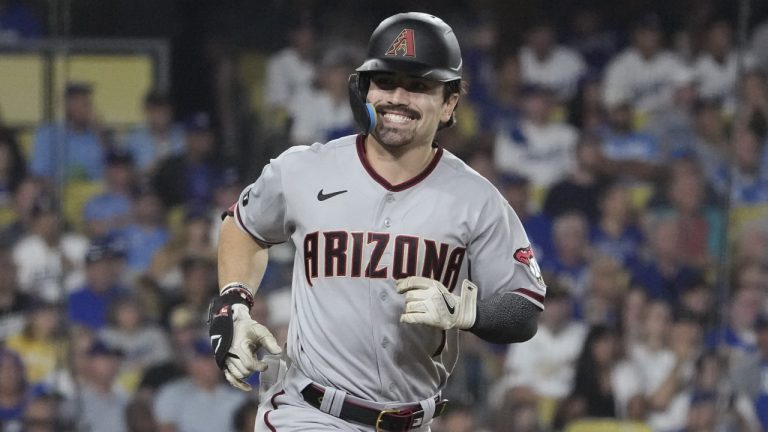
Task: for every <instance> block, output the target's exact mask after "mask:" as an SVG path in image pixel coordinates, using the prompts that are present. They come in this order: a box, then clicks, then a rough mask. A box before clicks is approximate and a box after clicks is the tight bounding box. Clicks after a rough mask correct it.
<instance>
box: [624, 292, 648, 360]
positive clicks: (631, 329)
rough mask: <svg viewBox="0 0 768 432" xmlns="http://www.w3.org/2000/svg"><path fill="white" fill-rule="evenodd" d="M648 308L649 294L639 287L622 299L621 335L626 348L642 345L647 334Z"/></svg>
mask: <svg viewBox="0 0 768 432" xmlns="http://www.w3.org/2000/svg"><path fill="white" fill-rule="evenodd" d="M647 307H648V294H646V292H645V290H644V289H642V288H638V287H631V286H630V288H629V290H628V291H627V293H626V294H625V295H624V298H622V305H621V327H620V328H621V334H622V337H623V339H624V340H623V342H624V346H625V348H627V349H629V347H631V346H632V344H635V343H640V341H641V340H642V338H643V335H644V334H645V315H646V309H647Z"/></svg>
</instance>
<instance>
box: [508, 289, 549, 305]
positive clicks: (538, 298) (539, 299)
mask: <svg viewBox="0 0 768 432" xmlns="http://www.w3.org/2000/svg"><path fill="white" fill-rule="evenodd" d="M515 292H516V293H518V294H522V295H524V296H526V297H530V298H531V299H533V300H536V301H537V302H539V303H541V304H544V296H543V295H541V294H539V293H537V292H535V291H531V290H529V289H527V288H518V289H516V290H515Z"/></svg>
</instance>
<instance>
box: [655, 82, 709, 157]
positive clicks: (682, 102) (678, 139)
mask: <svg viewBox="0 0 768 432" xmlns="http://www.w3.org/2000/svg"><path fill="white" fill-rule="evenodd" d="M694 79H695V77H694V75H693V71H692V70H691V69H688V68H680V69H679V70H677V71H676V72H675V74H674V75H673V78H672V88H671V89H670V91H671V92H672V103H671V104H670V105H669V106H667V107H664V108H661V109H660V110H658V111H656V112H654V113H652V114H651V115H650V116H649V117H650V118H649V119H648V124H647V125H646V126H645V128H644V129H645V132H646V133H648V134H649V135H651V136H653V137H654V138H655V139H656V141H657V142H658V146H659V153H660V155H661V157H662V159H664V160H667V159H669V157H670V156H674V155H676V154H679V153H680V152H682V151H692V150H693V148H694V147H695V146H696V138H697V137H696V128H695V126H694V124H695V111H696V103H697V101H698V83H697V82H696V81H695V80H694Z"/></svg>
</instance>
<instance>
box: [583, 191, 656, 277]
mask: <svg viewBox="0 0 768 432" xmlns="http://www.w3.org/2000/svg"><path fill="white" fill-rule="evenodd" d="M630 194H631V192H630V190H629V188H628V187H627V185H626V184H623V183H620V182H617V183H613V184H610V185H608V186H606V187H605V188H604V189H603V190H602V191H601V194H600V198H599V208H600V219H599V220H598V222H597V223H596V224H595V225H594V226H593V228H592V232H591V234H590V238H591V243H592V246H593V247H594V248H595V251H596V252H597V253H600V254H603V255H606V256H610V257H614V258H615V259H617V260H618V261H619V262H620V263H621V264H622V265H625V266H627V265H632V264H633V263H635V262H636V261H637V258H638V253H639V252H640V250H641V249H642V246H643V233H642V231H641V229H640V227H639V225H638V224H637V220H636V218H635V214H634V211H633V208H632V200H631V196H630Z"/></svg>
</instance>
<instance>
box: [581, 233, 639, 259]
mask: <svg viewBox="0 0 768 432" xmlns="http://www.w3.org/2000/svg"><path fill="white" fill-rule="evenodd" d="M590 234H591V235H590V238H591V239H590V240H591V243H592V246H593V247H594V248H595V251H596V252H597V253H599V254H600V255H606V256H610V257H613V258H615V259H616V260H618V261H619V262H620V263H622V264H623V265H625V266H628V265H631V264H632V263H634V262H635V261H636V260H637V253H638V251H639V250H640V249H641V247H642V245H643V232H642V231H641V230H640V228H638V227H637V226H635V225H630V226H627V227H625V228H624V231H622V232H621V234H619V235H618V236H613V235H611V234H609V233H607V232H605V231H604V230H603V229H602V228H601V227H600V225H595V226H594V227H593V228H592V230H591V233H590Z"/></svg>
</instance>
